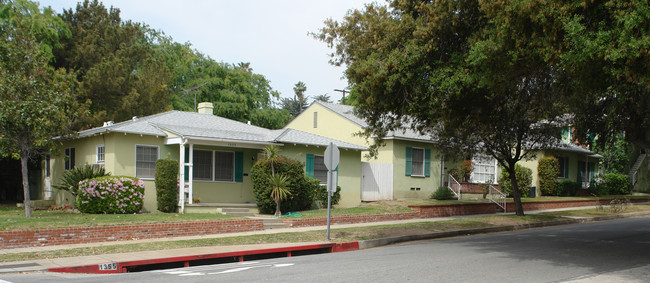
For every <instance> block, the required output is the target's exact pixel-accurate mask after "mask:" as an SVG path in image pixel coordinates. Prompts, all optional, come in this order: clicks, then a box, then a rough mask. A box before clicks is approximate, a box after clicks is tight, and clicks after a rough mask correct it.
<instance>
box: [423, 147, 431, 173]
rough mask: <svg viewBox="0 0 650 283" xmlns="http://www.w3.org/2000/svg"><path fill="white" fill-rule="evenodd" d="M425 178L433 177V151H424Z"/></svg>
mask: <svg viewBox="0 0 650 283" xmlns="http://www.w3.org/2000/svg"><path fill="white" fill-rule="evenodd" d="M424 176H425V177H430V176H431V149H429V148H425V149H424Z"/></svg>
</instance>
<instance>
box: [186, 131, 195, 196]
mask: <svg viewBox="0 0 650 283" xmlns="http://www.w3.org/2000/svg"><path fill="white" fill-rule="evenodd" d="M189 166H190V170H189V172H188V174H189V176H187V178H188V180H189V190H188V191H189V193H188V195H189V196H188V197H189V198H190V199H188V200H187V201H188V202H189V204H192V202H193V200H194V144H193V143H190V164H189Z"/></svg>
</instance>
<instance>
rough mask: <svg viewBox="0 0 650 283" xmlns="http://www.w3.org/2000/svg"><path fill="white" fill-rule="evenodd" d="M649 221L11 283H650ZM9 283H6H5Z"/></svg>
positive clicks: (28, 277) (21, 277)
mask: <svg viewBox="0 0 650 283" xmlns="http://www.w3.org/2000/svg"><path fill="white" fill-rule="evenodd" d="M649 253H650V217H645V218H633V219H623V220H615V221H605V222H595V223H588V224H580V225H566V226H555V227H549V228H542V229H532V230H525V231H516V232H506V233H495V234H487V235H478V236H468V237H456V238H449V239H439V240H428V241H418V242H411V243H404V244H399V245H392V246H386V247H380V248H374V249H368V250H360V251H354V252H344V253H334V254H320V255H310V256H299V257H289V258H276V259H267V260H258V261H249V262H242V263H228V264H217V265H205V266H195V267H189V268H177V269H166V270H156V271H147V272H138V273H127V274H118V275H78V274H54V273H42V274H13V275H6V276H0V280H4V281H6V282H42V281H48V282H96V283H101V282H111V283H112V282H160V283H162V282H179V281H182V282H206V281H220V282H260V281H262V282H305V281H309V282H403V281H411V282H564V281H577V282H647V281H649V280H650V268H648V267H650V254H649ZM0 282H2V281H0Z"/></svg>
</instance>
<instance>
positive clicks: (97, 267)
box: [48, 242, 359, 274]
mask: <svg viewBox="0 0 650 283" xmlns="http://www.w3.org/2000/svg"><path fill="white" fill-rule="evenodd" d="M358 249H359V242H347V243H328V244H317V245H305V246H294V247H282V248H272V249H259V250H248V251H236V252H225V253H215V254H201V255H190V256H179V257H168V258H157V259H146V260H133V261H122V262H110V263H100V264H90V265H79V266H67V267H54V268H49V269H48V271H49V272H64V273H94V274H107V273H126V272H129V269H132V268H134V267H139V266H146V265H156V264H165V263H183V265H184V266H185V267H189V266H190V263H191V262H193V261H197V260H206V259H219V258H235V259H237V260H238V261H244V257H245V256H252V255H265V254H276V255H277V254H282V253H284V254H285V256H287V257H291V256H292V252H301V251H318V250H325V252H330V253H336V252H346V251H355V250H358ZM278 257H279V256H278Z"/></svg>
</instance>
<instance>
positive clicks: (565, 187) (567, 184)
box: [555, 180, 580, 197]
mask: <svg viewBox="0 0 650 283" xmlns="http://www.w3.org/2000/svg"><path fill="white" fill-rule="evenodd" d="M578 190H580V184H579V183H578V182H574V181H570V180H562V181H559V182H558V183H557V187H556V189H555V195H556V196H560V197H570V196H575V195H577V194H578Z"/></svg>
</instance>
